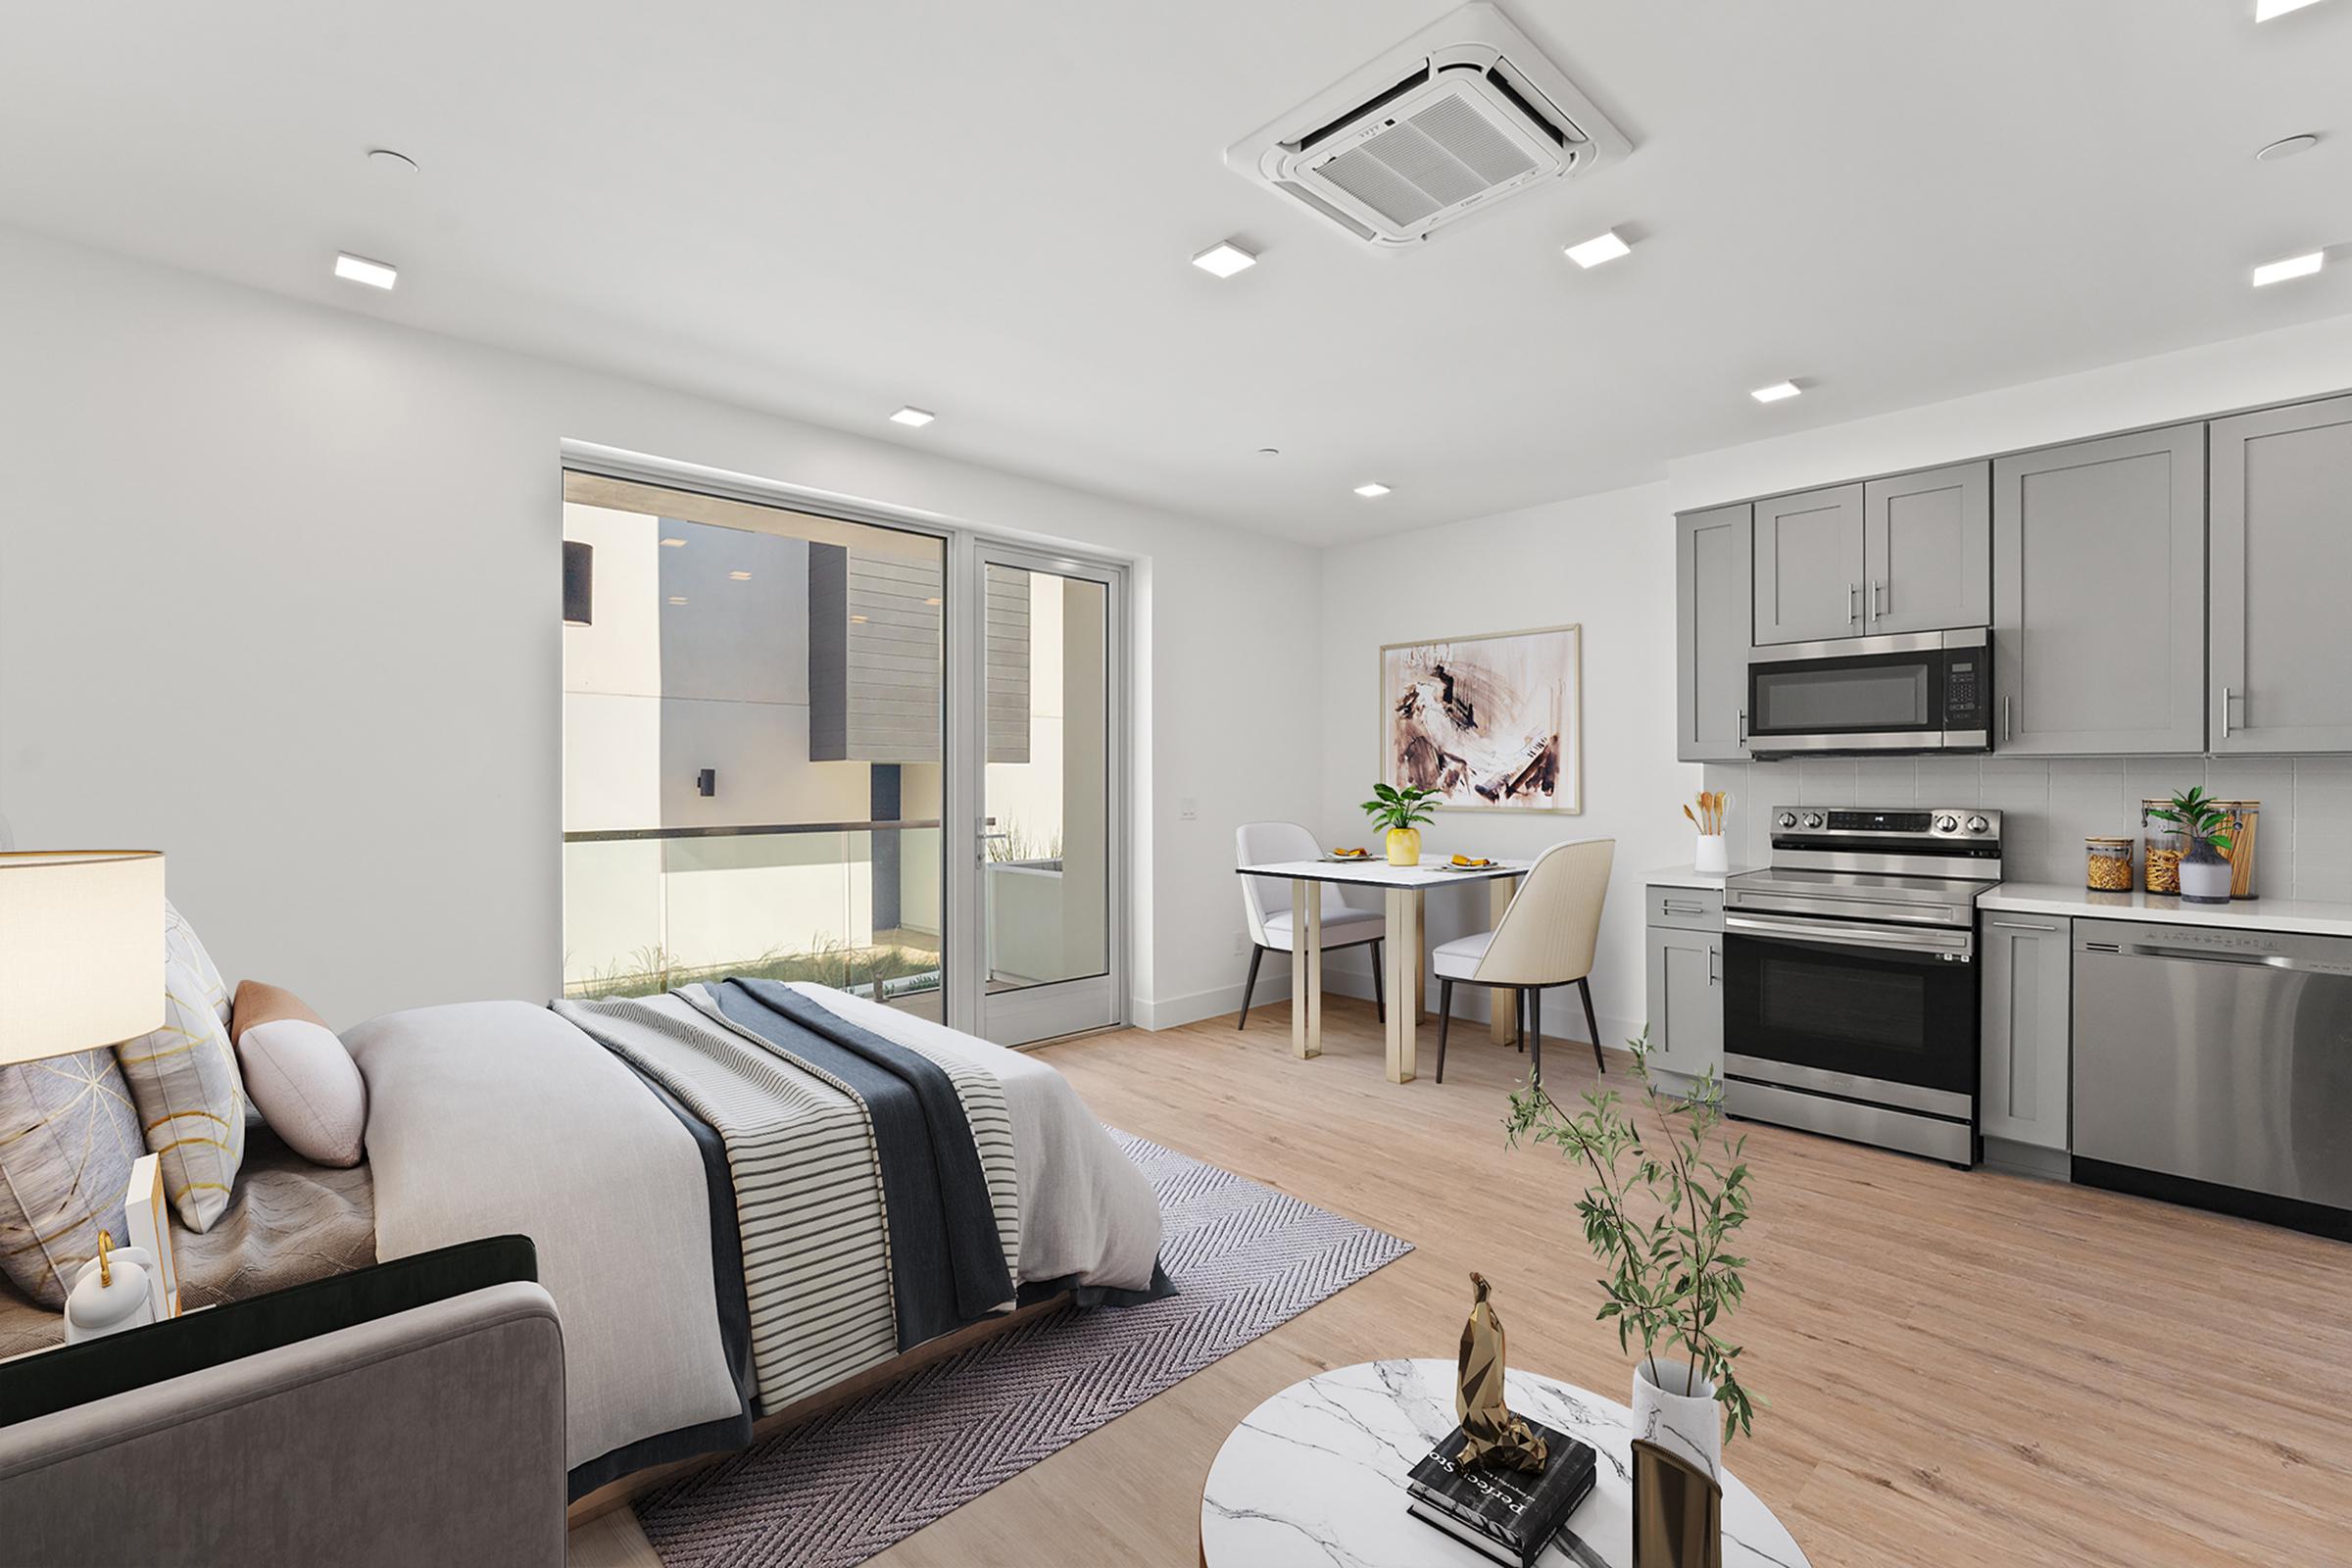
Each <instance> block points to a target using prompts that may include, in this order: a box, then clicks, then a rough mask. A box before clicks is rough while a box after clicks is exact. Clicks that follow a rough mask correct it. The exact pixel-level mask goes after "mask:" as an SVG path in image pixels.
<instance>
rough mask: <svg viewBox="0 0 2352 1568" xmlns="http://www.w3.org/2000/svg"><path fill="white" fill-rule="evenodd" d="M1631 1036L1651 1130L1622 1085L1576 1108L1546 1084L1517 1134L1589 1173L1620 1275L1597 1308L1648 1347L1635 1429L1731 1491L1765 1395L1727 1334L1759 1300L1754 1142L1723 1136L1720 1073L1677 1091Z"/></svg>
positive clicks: (1638, 1373) (1644, 1039)
mask: <svg viewBox="0 0 2352 1568" xmlns="http://www.w3.org/2000/svg"><path fill="white" fill-rule="evenodd" d="M1627 1044H1628V1045H1629V1046H1630V1047H1631V1048H1632V1050H1633V1054H1634V1066H1635V1070H1636V1071H1637V1072H1639V1073H1640V1074H1641V1077H1642V1085H1643V1089H1642V1109H1643V1110H1644V1111H1646V1112H1647V1114H1646V1115H1645V1116H1644V1117H1642V1123H1645V1124H1646V1125H1642V1124H1638V1123H1637V1121H1636V1119H1635V1116H1634V1113H1633V1111H1632V1109H1631V1108H1629V1107H1628V1106H1626V1105H1625V1104H1624V1103H1623V1102H1621V1101H1620V1100H1619V1099H1618V1097H1617V1095H1616V1093H1615V1091H1613V1090H1604V1089H1593V1090H1589V1091H1587V1092H1586V1094H1585V1096H1584V1105H1585V1108H1584V1109H1583V1110H1580V1111H1575V1112H1571V1111H1569V1110H1568V1109H1566V1108H1565V1107H1563V1106H1562V1105H1560V1104H1559V1103H1557V1102H1556V1101H1554V1100H1553V1099H1552V1098H1551V1096H1550V1095H1549V1094H1548V1093H1546V1092H1545V1090H1544V1086H1543V1085H1542V1083H1540V1082H1537V1083H1531V1084H1529V1085H1528V1086H1527V1087H1526V1088H1525V1089H1523V1090H1520V1091H1519V1092H1517V1093H1515V1094H1513V1095H1512V1097H1511V1115H1510V1121H1509V1124H1508V1125H1509V1129H1510V1139H1511V1143H1512V1145H1513V1147H1516V1146H1517V1145H1518V1144H1519V1143H1520V1142H1522V1141H1523V1140H1524V1141H1526V1142H1528V1143H1535V1144H1550V1145H1552V1146H1553V1147H1554V1148H1556V1149H1558V1150H1559V1152H1560V1153H1561V1154H1562V1155H1563V1156H1564V1157H1565V1158H1566V1159H1567V1160H1568V1161H1569V1162H1570V1163H1571V1164H1573V1165H1575V1166H1576V1167H1578V1170H1579V1174H1580V1175H1582V1176H1584V1177H1585V1178H1587V1182H1586V1187H1585V1191H1584V1193H1583V1195H1582V1196H1581V1197H1580V1198H1578V1199H1577V1201H1576V1212H1577V1215H1578V1217H1579V1219H1580V1220H1581V1221H1582V1222H1583V1224H1584V1230H1585V1245H1586V1246H1588V1247H1590V1248H1591V1249H1592V1250H1593V1258H1594V1260H1595V1261H1597V1262H1598V1263H1599V1264H1600V1265H1601V1267H1602V1268H1603V1269H1604V1270H1605V1271H1606V1272H1607V1278H1605V1279H1603V1280H1601V1281H1600V1282H1599V1285H1600V1289H1601V1292H1602V1296H1603V1299H1602V1301H1601V1304H1600V1310H1599V1312H1598V1313H1597V1314H1596V1315H1597V1316H1598V1317H1599V1318H1601V1319H1603V1320H1604V1321H1605V1320H1607V1319H1611V1318H1614V1319H1615V1320H1616V1322H1617V1343H1618V1346H1619V1347H1620V1348H1624V1349H1628V1350H1630V1349H1631V1348H1633V1342H1634V1341H1635V1340H1636V1339H1637V1338H1638V1339H1640V1340H1641V1342H1642V1355H1641V1358H1640V1359H1639V1360H1638V1361H1636V1362H1635V1363H1634V1398H1633V1406H1634V1427H1633V1430H1634V1436H1635V1437H1637V1438H1642V1439H1646V1440H1647V1441H1649V1442H1650V1443H1652V1444H1655V1445H1657V1446H1660V1447H1662V1448H1664V1449H1666V1450H1668V1451H1669V1452H1671V1453H1672V1454H1674V1455H1676V1456H1677V1457H1678V1458H1680V1459H1682V1460H1683V1461H1684V1462H1685V1463H1686V1464H1688V1465H1690V1466H1691V1467H1693V1468H1695V1469H1697V1470H1700V1471H1702V1472H1704V1473H1705V1474H1706V1475H1707V1476H1708V1477H1709V1478H1710V1479H1712V1480H1713V1481H1714V1482H1716V1483H1717V1484H1718V1485H1720V1484H1721V1482H1722V1480H1723V1445H1724V1443H1725V1442H1726V1441H1728V1440H1729V1439H1730V1438H1731V1437H1732V1436H1733V1435H1734V1434H1736V1433H1743V1432H1747V1431H1749V1430H1750V1429H1751V1425H1752V1422H1753V1420H1754V1414H1755V1408H1754V1407H1755V1403H1756V1400H1755V1398H1754V1397H1753V1396H1751V1395H1750V1394H1749V1393H1748V1391H1747V1389H1746V1388H1745V1387H1744V1386H1743V1385H1742V1384H1741V1383H1740V1374H1739V1366H1738V1363H1739V1359H1740V1347H1739V1346H1737V1345H1733V1344H1730V1343H1728V1342H1727V1341H1725V1340H1724V1339H1723V1337H1722V1335H1721V1333H1720V1330H1721V1328H1722V1327H1723V1323H1724V1319H1725V1318H1726V1317H1727V1316H1728V1315H1729V1314H1730V1313H1731V1312H1732V1311H1733V1310H1734V1309H1736V1308H1737V1307H1738V1306H1739V1305H1740V1301H1741V1300H1742V1299H1745V1297H1746V1284H1745V1280H1744V1278H1743V1271H1744V1270H1745V1269H1746V1267H1747V1259H1746V1258H1745V1257H1742V1256H1740V1254H1739V1253H1738V1252H1737V1251H1735V1250H1734V1248H1735V1246H1736V1244H1737V1242H1738V1238H1739V1232H1740V1227H1741V1226H1742V1225H1744V1224H1746V1223H1747V1197H1748V1187H1747V1175H1748V1172H1747V1166H1746V1165H1745V1164H1744V1163H1742V1161H1741V1159H1740V1154H1741V1152H1742V1150H1743V1149H1744V1147H1745V1145H1746V1139H1744V1138H1740V1139H1737V1140H1732V1139H1728V1138H1726V1137H1724V1136H1722V1134H1721V1132H1720V1129H1721V1127H1722V1124H1723V1091H1722V1089H1721V1087H1720V1086H1719V1085H1718V1084H1717V1083H1716V1082H1715V1079H1714V1075H1713V1074H1712V1073H1711V1072H1710V1073H1708V1074H1707V1075H1705V1076H1703V1077H1701V1078H1700V1079H1699V1080H1698V1082H1697V1083H1696V1084H1695V1085H1694V1086H1693V1087H1692V1089H1691V1095H1690V1097H1689V1098H1688V1099H1677V1098H1674V1097H1673V1096H1670V1095H1667V1094H1664V1093H1661V1092H1660V1090H1659V1089H1658V1086H1657V1084H1656V1082H1655V1081H1654V1080H1653V1079H1652V1078H1651V1077H1650V1075H1649V1035H1648V1032H1647V1031H1646V1030H1645V1031H1643V1032H1642V1036H1641V1038H1639V1039H1637V1040H1632V1041H1629V1042H1627ZM1678 1356H1679V1359H1678V1358H1677V1357H1678ZM1636 1513H1637V1515H1639V1514H1640V1513H1641V1508H1640V1504H1639V1501H1638V1500H1637V1504H1636ZM1640 1555H1641V1553H1640V1550H1639V1548H1637V1551H1636V1556H1637V1558H1639V1557H1640Z"/></svg>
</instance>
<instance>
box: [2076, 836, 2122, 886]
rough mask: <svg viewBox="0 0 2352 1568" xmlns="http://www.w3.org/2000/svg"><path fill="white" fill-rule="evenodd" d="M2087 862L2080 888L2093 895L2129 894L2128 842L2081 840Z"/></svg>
mask: <svg viewBox="0 0 2352 1568" xmlns="http://www.w3.org/2000/svg"><path fill="white" fill-rule="evenodd" d="M2082 850H2083V855H2084V858H2085V859H2086V861H2087V863H2086V865H2085V867H2084V869H2083V872H2082V885H2083V886H2084V887H2086V888H2088V889H2089V890H2090V891H2091V892H2093V893H2129V892H2131V840H2130V839H2116V838H2088V839H2084V840H2083V841H2082Z"/></svg>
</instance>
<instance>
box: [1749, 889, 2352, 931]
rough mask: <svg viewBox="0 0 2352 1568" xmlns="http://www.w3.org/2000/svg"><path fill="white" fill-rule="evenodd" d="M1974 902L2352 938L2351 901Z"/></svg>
mask: <svg viewBox="0 0 2352 1568" xmlns="http://www.w3.org/2000/svg"><path fill="white" fill-rule="evenodd" d="M1718 880H1719V881H1720V879H1718ZM1977 907H1978V908H1979V909H1992V910H2000V909H2008V910H2011V911H2013V912H2015V913H2018V914H2063V915H2070V916H2083V917H2088V918H2092V919H2098V918H2106V919H2111V920H2152V921H2158V922H2161V923H2163V924H2167V925H2214V926H2238V927H2243V928H2245V929H2248V930H2254V931H2299V932H2303V933H2305V934H2306V935H2310V936H2327V937H2352V904H2314V903H2303V902H2297V901H2296V900H2294V899H2237V900H2233V901H2232V902H2230V903H2229V904H2183V903H2181V902H2180V900H2179V899H2177V898H2175V897H2173V896H2171V895H2170V894H2164V893H2092V892H2090V891H2089V890H2088V889H2085V888H2079V887H2073V886H2069V885H2067V884H2065V883H2059V882H2003V883H2001V884H2000V885H1999V886H1998V887H1996V888H1994V889H1993V890H1992V891H1991V892H1990V893H1985V894H1981V895H1979V896H1978V899H1977Z"/></svg>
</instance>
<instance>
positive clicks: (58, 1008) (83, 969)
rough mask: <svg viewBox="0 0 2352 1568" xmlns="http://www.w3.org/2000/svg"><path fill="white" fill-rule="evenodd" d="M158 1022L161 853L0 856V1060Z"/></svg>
mask: <svg viewBox="0 0 2352 1568" xmlns="http://www.w3.org/2000/svg"><path fill="white" fill-rule="evenodd" d="M163 1022H164V857H163V853H162V852H161V851H159V850H52V851H35V852H20V853H17V854H13V855H0V1064H6V1063H8V1062H13V1061H31V1060H33V1059H35V1058H36V1057H40V1056H62V1055H66V1054H69V1053H72V1052H76V1051H87V1050H89V1049H90V1048H91V1047H92V1046H111V1045H113V1044H114V1043H115V1042H116V1041H118V1040H129V1039H131V1038H133V1037H134V1036H137V1035H143V1034H145V1033H147V1032H148V1031H149V1030H151V1029H160V1028H162V1027H163Z"/></svg>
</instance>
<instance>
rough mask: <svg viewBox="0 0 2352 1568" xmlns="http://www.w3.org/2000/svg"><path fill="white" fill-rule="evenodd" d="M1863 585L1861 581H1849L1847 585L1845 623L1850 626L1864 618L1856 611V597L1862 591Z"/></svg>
mask: <svg viewBox="0 0 2352 1568" xmlns="http://www.w3.org/2000/svg"><path fill="white" fill-rule="evenodd" d="M1861 587H1862V585H1861V584H1860V583H1851V582H1849V583H1847V584H1846V585H1845V623H1846V624H1847V625H1848V626H1851V625H1852V624H1853V623H1854V622H1855V621H1857V620H1860V619H1861V618H1862V617H1861V616H1860V615H1858V614H1856V613H1855V612H1854V598H1855V596H1856V595H1857V594H1859V593H1860V592H1861Z"/></svg>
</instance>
